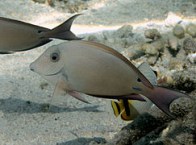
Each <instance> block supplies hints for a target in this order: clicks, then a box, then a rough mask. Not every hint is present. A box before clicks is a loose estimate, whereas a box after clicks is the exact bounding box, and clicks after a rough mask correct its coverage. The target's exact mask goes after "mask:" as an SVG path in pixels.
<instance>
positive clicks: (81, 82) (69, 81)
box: [30, 40, 188, 116]
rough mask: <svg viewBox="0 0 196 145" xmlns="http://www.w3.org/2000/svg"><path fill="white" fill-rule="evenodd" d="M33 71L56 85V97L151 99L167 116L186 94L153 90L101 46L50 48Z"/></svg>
mask: <svg viewBox="0 0 196 145" xmlns="http://www.w3.org/2000/svg"><path fill="white" fill-rule="evenodd" d="M30 69H31V70H32V71H34V72H37V73H38V74H40V75H41V76H42V77H44V78H45V79H47V80H49V81H51V82H53V83H54V84H56V88H55V92H54V94H56V92H57V94H58V92H65V91H66V92H67V93H68V94H70V95H71V96H73V97H75V98H78V99H80V100H82V101H84V102H87V101H86V100H85V99H83V98H82V97H81V95H80V93H84V94H87V95H91V96H95V97H102V98H109V99H136V100H141V101H143V100H145V99H144V98H143V97H142V96H140V94H141V95H143V96H145V97H147V98H148V99H150V100H151V101H152V102H153V103H154V104H155V105H157V106H158V107H159V108H160V109H161V110H162V111H164V112H165V113H167V114H168V115H171V116H172V114H171V113H170V111H169V106H170V103H171V102H172V101H173V100H175V99H177V98H179V97H188V96H187V95H186V94H183V93H180V92H177V91H173V90H169V89H166V88H162V87H158V86H153V85H152V84H151V83H150V82H149V80H148V79H147V78H146V77H145V76H144V75H143V74H142V73H141V72H140V71H139V70H138V69H137V68H136V67H135V66H134V65H133V64H132V63H131V62H130V61H129V60H128V59H126V58H125V57H124V56H123V55H121V54H120V53H119V52H117V51H115V50H114V49H112V48H110V47H107V46H105V45H103V44H100V43H95V42H90V41H79V40H78V41H69V42H66V43H61V44H59V45H55V46H52V47H49V48H48V49H47V50H46V51H45V52H44V53H43V54H42V55H41V56H40V57H39V58H38V59H37V60H35V61H34V62H33V63H32V64H31V65H30Z"/></svg>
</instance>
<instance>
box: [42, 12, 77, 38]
mask: <svg viewBox="0 0 196 145" xmlns="http://www.w3.org/2000/svg"><path fill="white" fill-rule="evenodd" d="M79 15H81V14H76V15H74V16H72V17H71V18H69V19H68V20H67V21H65V22H64V23H62V24H60V25H59V26H57V27H55V28H53V29H52V30H51V31H48V32H46V33H45V35H44V37H47V38H58V39H63V40H80V39H81V38H79V37H77V36H76V35H75V34H74V33H73V32H71V31H70V29H71V26H72V23H73V21H74V20H75V18H76V17H78V16H79Z"/></svg>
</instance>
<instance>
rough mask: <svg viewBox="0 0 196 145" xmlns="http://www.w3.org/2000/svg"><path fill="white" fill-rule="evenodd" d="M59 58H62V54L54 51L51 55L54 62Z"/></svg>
mask: <svg viewBox="0 0 196 145" xmlns="http://www.w3.org/2000/svg"><path fill="white" fill-rule="evenodd" d="M59 59H60V56H59V53H57V52H54V53H52V54H51V55H50V60H51V61H52V62H57V61H59Z"/></svg>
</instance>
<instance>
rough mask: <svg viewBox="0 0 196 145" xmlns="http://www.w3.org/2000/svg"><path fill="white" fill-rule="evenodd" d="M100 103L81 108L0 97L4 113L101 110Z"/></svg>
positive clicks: (0, 104)
mask: <svg viewBox="0 0 196 145" xmlns="http://www.w3.org/2000/svg"><path fill="white" fill-rule="evenodd" d="M99 107H100V106H99V105H94V106H92V105H91V106H86V107H81V108H69V107H59V106H55V105H50V104H47V103H45V104H44V103H35V102H31V101H25V100H21V99H16V98H8V99H0V110H2V111H3V112H4V113H40V112H43V113H60V112H74V111H85V112H101V111H100V110H99V109H98V108H99Z"/></svg>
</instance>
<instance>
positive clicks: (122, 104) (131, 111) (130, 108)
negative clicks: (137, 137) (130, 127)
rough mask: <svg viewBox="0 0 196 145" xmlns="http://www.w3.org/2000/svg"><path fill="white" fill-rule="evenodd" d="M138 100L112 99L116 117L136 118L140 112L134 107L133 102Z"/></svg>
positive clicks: (124, 118) (127, 119) (129, 119)
mask: <svg viewBox="0 0 196 145" xmlns="http://www.w3.org/2000/svg"><path fill="white" fill-rule="evenodd" d="M134 101H136V100H123V99H120V100H119V101H111V105H112V109H113V111H114V115H115V116H116V117H118V116H121V118H122V120H125V121H131V120H133V119H135V118H136V117H137V116H138V115H139V112H138V111H137V109H136V108H135V107H134V105H133V103H134Z"/></svg>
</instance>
